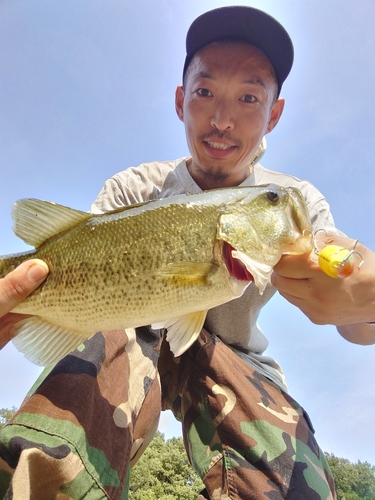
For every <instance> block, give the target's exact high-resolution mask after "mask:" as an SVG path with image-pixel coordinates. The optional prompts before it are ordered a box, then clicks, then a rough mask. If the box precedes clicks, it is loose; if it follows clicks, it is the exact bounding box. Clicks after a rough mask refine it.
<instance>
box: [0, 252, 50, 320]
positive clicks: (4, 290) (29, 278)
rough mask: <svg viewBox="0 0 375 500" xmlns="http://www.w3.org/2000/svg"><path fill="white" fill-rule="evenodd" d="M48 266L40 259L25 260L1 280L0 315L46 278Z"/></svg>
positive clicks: (15, 304)
mask: <svg viewBox="0 0 375 500" xmlns="http://www.w3.org/2000/svg"><path fill="white" fill-rule="evenodd" d="M47 274H48V266H47V264H46V263H45V262H43V261H42V260H39V259H32V260H28V261H26V262H23V263H22V264H21V265H20V266H18V267H17V268H16V269H14V271H12V272H10V273H9V274H7V276H5V277H4V278H2V279H1V280H0V317H1V316H3V315H4V314H6V313H8V312H9V311H11V310H12V309H13V308H14V307H16V306H17V305H18V304H19V303H20V302H21V301H22V300H24V299H25V298H26V297H27V296H28V295H29V294H30V293H31V292H32V291H34V290H35V289H36V288H37V287H38V286H39V285H40V284H41V283H42V282H43V280H44V279H45V278H46V276H47Z"/></svg>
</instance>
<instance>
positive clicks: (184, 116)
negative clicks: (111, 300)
mask: <svg viewBox="0 0 375 500" xmlns="http://www.w3.org/2000/svg"><path fill="white" fill-rule="evenodd" d="M292 61H293V47H292V43H291V41H290V39H289V36H288V34H287V33H286V32H285V30H284V28H283V27H282V26H281V25H280V24H279V23H278V22H277V21H275V20H274V19H273V18H271V17H270V16H268V15H267V14H265V13H263V12H261V11H258V10H256V9H252V8H248V7H228V8H222V9H216V10H214V11H211V12H208V13H206V14H203V15H202V16H200V17H199V18H198V19H196V20H195V22H194V23H193V24H192V26H191V28H190V30H189V32H188V35H187V56H186V62H185V67H184V73H183V85H182V86H179V87H178V88H177V91H176V111H177V115H178V117H179V118H180V119H181V120H182V121H183V123H184V125H185V130H186V137H187V143H188V146H189V150H190V154H191V156H190V157H188V158H183V159H180V160H176V161H170V162H154V163H146V164H142V165H140V166H139V167H137V168H130V169H127V170H126V171H123V172H120V173H119V174H116V175H115V176H114V177H112V178H111V179H109V180H108V181H107V182H106V183H105V186H104V187H103V189H102V191H101V192H100V194H99V196H98V198H97V200H96V201H95V202H94V204H93V206H92V210H93V211H94V212H97V213H99V212H103V211H106V210H110V209H114V208H117V207H119V206H123V205H127V204H131V203H137V202H141V201H145V200H149V199H155V198H161V197H167V196H172V195H175V194H181V193H198V192H201V191H202V190H205V189H209V188H214V187H224V186H237V185H240V184H242V185H246V186H249V185H250V186H251V185H256V184H263V183H267V182H276V183H277V184H281V185H287V186H289V185H292V186H296V187H298V188H299V189H300V190H301V192H302V193H303V195H304V197H305V198H306V202H307V206H308V209H309V212H310V215H311V219H312V222H313V225H314V228H315V229H325V230H330V231H332V232H333V233H332V236H329V238H332V239H334V240H335V239H337V238H339V237H338V236H337V234H335V233H337V231H336V230H335V228H334V226H333V221H332V217H331V215H330V213H329V208H328V205H327V204H326V202H325V200H324V197H323V196H322V195H321V194H320V193H319V192H318V191H317V190H316V189H315V188H314V187H313V186H312V185H310V184H309V183H307V182H302V181H299V180H298V179H295V178H293V177H291V176H288V175H285V174H280V173H277V172H273V171H270V170H267V169H265V168H263V167H262V166H261V165H260V164H259V163H258V162H257V158H258V150H259V146H260V143H261V141H262V139H263V136H264V135H265V134H267V133H269V132H271V131H272V130H273V128H274V127H275V126H276V125H277V123H278V121H279V119H280V117H281V114H282V111H283V107H284V100H283V99H281V98H280V97H279V94H280V89H281V86H282V84H283V82H284V80H285V78H286V77H287V75H288V73H289V71H290V69H291V66H292ZM323 234H324V233H323ZM341 238H342V237H341ZM335 241H336V240H335ZM362 250H363V251H364V249H362V248H361V251H362ZM366 258H367V256H366ZM277 273H278V274H276V275H274V276H273V278H272V280H273V283H274V284H275V285H276V286H277V287H278V288H280V290H281V292H282V293H283V295H284V296H286V298H288V300H290V301H291V302H294V303H295V304H296V305H298V307H300V308H301V309H302V310H303V311H305V312H306V314H308V315H309V316H310V317H312V319H313V320H314V321H316V322H319V321H320V319H319V318H321V316H322V314H321V312H319V307H316V305H314V297H316V296H315V295H314V293H315V291H316V290H319V288H323V289H324V288H325V289H330V290H331V292H332V290H333V291H335V287H336V288H337V285H336V284H335V283H336V280H333V279H332V278H329V277H327V276H325V275H324V274H323V273H322V272H321V271H320V269H319V267H318V266H317V264H316V263H314V262H313V260H312V259H311V257H310V256H306V255H305V256H301V257H298V258H297V257H292V256H290V258H288V259H285V260H284V259H283V261H282V262H280V263H279V265H278V267H277ZM368 282H369V283H370V282H371V278H369V279H368ZM338 288H339V287H338ZM369 289H370V290H373V288H371V285H370V286H369ZM274 292H275V288H274V287H272V286H271V285H269V286H268V287H267V288H266V290H265V292H264V294H263V295H262V296H260V295H259V294H258V292H257V290H256V288H255V287H254V286H253V285H250V286H249V287H248V289H247V290H246V292H245V293H244V295H243V296H242V297H241V298H240V299H238V300H236V301H232V302H231V303H228V304H224V305H223V306H220V307H218V308H216V309H214V310H211V311H209V313H208V316H207V321H206V323H205V328H204V329H203V330H202V333H201V335H200V337H199V339H198V341H197V342H196V343H195V344H194V345H193V346H192V347H191V348H190V349H189V350H188V351H187V352H186V353H185V354H184V355H182V356H181V357H179V358H173V356H171V353H170V351H169V349H168V345H167V343H166V342H165V341H163V332H161V331H153V330H151V329H150V328H149V327H147V326H145V327H144V328H139V329H137V330H136V331H134V330H126V331H125V332H123V331H115V332H100V333H98V334H97V335H95V336H94V337H93V338H92V339H90V340H89V341H87V342H86V343H85V345H84V346H83V347H82V348H79V349H78V350H77V351H75V352H74V353H72V354H70V355H69V356H67V357H66V358H65V359H63V360H62V361H61V362H59V363H58V364H57V365H56V366H55V367H53V368H52V369H48V370H47V371H45V373H44V375H43V376H42V377H41V379H40V380H39V381H38V383H37V384H36V386H35V387H34V388H33V392H32V393H31V394H30V395H29V397H28V398H26V400H25V402H24V404H23V406H22V408H21V409H20V411H19V412H18V414H17V415H16V417H15V418H14V420H13V422H12V424H11V425H9V426H7V427H6V428H5V429H4V431H3V433H2V445H1V448H0V471H2V475H0V485H1V484H2V488H3V492H5V491H6V490H7V488H8V486H9V484H10V480H11V476H12V475H13V480H12V482H11V484H10V486H9V490H8V495H9V498H11V497H12V495H13V498H29V497H30V498H74V499H76V498H95V499H96V498H111V499H117V498H126V497H127V494H126V491H127V488H128V481H129V467H130V464H131V463H134V462H135V461H136V460H137V458H138V457H139V455H140V454H141V452H142V451H143V449H144V448H145V446H147V444H148V442H149V440H150V439H151V438H152V435H153V433H154V431H155V429H156V427H157V422H158V418H159V413H160V409H161V407H162V408H163V409H166V408H171V409H172V410H173V411H174V414H175V415H176V417H177V418H178V419H180V420H181V421H182V426H183V432H184V438H185V443H186V448H187V452H188V454H189V457H190V459H191V461H192V464H193V466H194V468H195V469H196V471H197V472H198V473H199V474H200V476H201V477H202V479H203V481H204V483H205V486H206V489H205V490H204V491H203V492H202V493H201V495H200V498H201V499H203V498H211V499H219V498H220V499H225V498H231V499H261V498H298V499H302V498H303V499H305V498H306V499H310V498H311V499H315V498H334V497H335V493H334V486H333V480H332V477H331V474H330V471H329V468H328V466H327V463H326V461H325V458H324V454H323V453H322V452H321V450H320V449H319V447H318V445H317V443H316V441H315V438H314V431H313V428H312V426H311V423H310V421H309V418H308V416H307V414H306V413H305V411H304V410H303V409H302V408H301V407H300V405H298V403H297V402H295V401H294V400H293V399H292V398H291V397H290V396H289V395H288V393H287V388H286V385H285V381H284V376H283V373H282V370H281V368H280V367H279V365H278V364H277V363H276V362H275V361H274V360H273V359H271V358H269V357H267V356H264V354H263V353H264V351H265V349H266V347H267V343H268V341H267V339H266V337H265V336H264V334H263V332H262V331H261V330H260V328H259V327H258V325H257V317H258V314H259V311H260V308H261V307H262V306H263V305H264V304H265V303H266V302H267V301H268V300H269V299H270V298H271V296H272V295H273V293H274ZM344 292H345V290H344ZM324 293H325V296H326V297H328V298H329V300H330V301H331V300H332V301H333V302H334V301H335V300H336V299H335V298H333V297H332V296H331V294H329V293H328V292H327V291H325V292H324ZM344 295H345V297H346V303H347V304H348V303H350V302H351V300H352V299H348V298H347V297H348V295H349V292H348V291H346V292H345V293H344ZM372 296H373V295H372ZM315 302H316V300H315ZM311 304H312V305H311ZM351 310H352V311H353V314H352V316H351V320H350V321H349V323H354V325H352V324H350V325H347V324H345V320H344V319H343V314H342V310H341V312H340V308H339V307H338V306H337V303H336V305H335V306H334V307H332V309H331V312H332V315H333V316H334V317H335V322H336V324H339V325H343V326H342V327H340V328H343V329H345V334H346V335H347V336H349V337H350V338H351V340H352V341H358V340H360V341H363V342H364V343H370V342H374V341H375V332H374V330H373V328H374V327H373V326H371V325H365V324H362V325H361V327H358V324H356V322H357V321H358V322H359V321H369V322H370V321H374V319H375V318H374V317H373V316H371V312H369V309H368V308H365V307H363V308H362V309H361V315H362V316H361V315H360V314H358V315H357V316H356V313H355V312H354V311H355V307H352V308H351ZM316 311H318V312H316ZM335 315H336V316H335ZM323 318H324V315H323ZM354 318H355V321H353V319H354ZM328 321H329V318H328ZM359 328H360V329H361V331H359ZM160 382H161V384H160ZM160 386H161V387H160ZM1 478H3V479H1ZM1 481H3V483H1ZM0 491H1V486H0Z"/></svg>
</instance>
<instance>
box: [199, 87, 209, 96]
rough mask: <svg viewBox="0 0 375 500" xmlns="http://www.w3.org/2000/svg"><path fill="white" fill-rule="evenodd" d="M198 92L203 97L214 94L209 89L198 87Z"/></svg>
mask: <svg viewBox="0 0 375 500" xmlns="http://www.w3.org/2000/svg"><path fill="white" fill-rule="evenodd" d="M197 94H198V95H200V96H201V97H211V96H212V94H211V92H210V91H209V90H208V89H198V90H197Z"/></svg>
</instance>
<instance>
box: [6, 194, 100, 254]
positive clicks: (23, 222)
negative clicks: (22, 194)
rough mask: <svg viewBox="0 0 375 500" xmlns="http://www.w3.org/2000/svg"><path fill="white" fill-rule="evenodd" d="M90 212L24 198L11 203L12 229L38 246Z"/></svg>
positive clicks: (84, 217)
mask: <svg viewBox="0 0 375 500" xmlns="http://www.w3.org/2000/svg"><path fill="white" fill-rule="evenodd" d="M91 217H92V215H91V214H89V213H86V212H80V211H79V210H73V209H72V208H68V207H64V206H63V205H57V204H56V203H52V202H50V201H42V200H36V199H33V198H25V199H23V200H18V201H17V202H16V203H15V204H14V205H13V210H12V218H13V231H14V232H15V234H16V235H17V236H18V237H19V238H21V239H22V240H23V241H24V242H25V243H27V244H28V245H32V246H33V247H35V248H38V247H39V246H40V245H41V244H42V243H44V241H46V240H48V239H49V238H51V236H54V235H55V234H58V233H61V232H62V231H65V230H66V229H69V228H71V227H73V226H75V225H77V224H78V223H79V222H83V221H86V220H88V219H90V218H91Z"/></svg>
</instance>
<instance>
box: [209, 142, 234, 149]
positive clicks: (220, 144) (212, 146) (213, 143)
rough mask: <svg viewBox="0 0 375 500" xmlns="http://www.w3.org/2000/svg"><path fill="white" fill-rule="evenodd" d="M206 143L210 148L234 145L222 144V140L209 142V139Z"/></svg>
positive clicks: (226, 147) (223, 147)
mask: <svg viewBox="0 0 375 500" xmlns="http://www.w3.org/2000/svg"><path fill="white" fill-rule="evenodd" d="M206 142H207V144H208V145H209V146H210V147H211V148H214V149H224V150H226V149H230V148H233V147H235V146H230V145H229V144H223V143H222V142H210V141H206Z"/></svg>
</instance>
